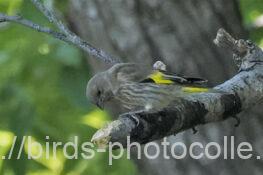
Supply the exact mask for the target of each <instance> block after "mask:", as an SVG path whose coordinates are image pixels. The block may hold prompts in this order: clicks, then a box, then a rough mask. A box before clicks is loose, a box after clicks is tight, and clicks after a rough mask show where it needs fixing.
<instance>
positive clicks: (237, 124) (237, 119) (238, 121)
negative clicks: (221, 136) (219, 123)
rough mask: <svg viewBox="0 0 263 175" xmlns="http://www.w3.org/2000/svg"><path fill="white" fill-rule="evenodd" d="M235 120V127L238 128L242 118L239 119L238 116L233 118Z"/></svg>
mask: <svg viewBox="0 0 263 175" xmlns="http://www.w3.org/2000/svg"><path fill="white" fill-rule="evenodd" d="M232 117H233V118H234V119H236V121H237V123H236V124H235V125H234V126H235V127H238V126H239V125H240V123H241V122H240V118H238V117H237V116H236V115H234V116H232Z"/></svg>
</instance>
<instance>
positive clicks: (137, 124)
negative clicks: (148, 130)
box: [131, 114, 140, 126]
mask: <svg viewBox="0 0 263 175" xmlns="http://www.w3.org/2000/svg"><path fill="white" fill-rule="evenodd" d="M131 117H132V118H133V119H134V121H135V122H136V126H139V124H140V120H139V119H138V118H137V117H136V116H135V115H134V114H131Z"/></svg>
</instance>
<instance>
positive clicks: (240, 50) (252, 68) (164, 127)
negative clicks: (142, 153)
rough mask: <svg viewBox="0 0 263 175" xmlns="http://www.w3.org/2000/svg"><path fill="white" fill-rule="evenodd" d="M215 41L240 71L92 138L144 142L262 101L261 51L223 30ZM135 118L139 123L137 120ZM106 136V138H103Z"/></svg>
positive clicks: (120, 121)
mask: <svg viewBox="0 0 263 175" xmlns="http://www.w3.org/2000/svg"><path fill="white" fill-rule="evenodd" d="M215 43H216V44H217V45H218V46H223V47H225V48H228V49H231V50H233V51H234V52H235V54H237V55H238V56H239V57H240V60H241V62H242V63H241V65H240V66H241V68H242V69H241V71H240V72H239V73H238V74H237V75H236V76H234V77H233V78H231V79H230V80H228V81H226V82H225V83H223V84H221V85H218V86H216V87H214V89H217V90H219V91H220V92H217V93H196V94H192V95H189V96H185V97H182V98H178V97H177V98H176V99H175V101H173V102H172V103H171V104H170V105H168V106H167V107H165V108H164V109H161V111H158V112H154V113H149V112H138V113H129V114H125V115H122V116H120V117H119V119H118V120H115V121H113V122H112V123H110V124H108V125H107V126H105V127H104V128H102V129H100V130H98V131H97V132H96V133H95V134H94V136H93V138H92V141H94V142H100V141H101V140H103V144H107V142H109V141H111V142H116V141H118V142H120V143H122V144H123V145H124V146H125V145H126V142H127V136H130V138H131V141H136V142H139V143H142V144H143V143H147V142H150V141H153V140H156V139H161V138H163V137H165V136H169V135H172V134H176V133H179V132H182V131H184V130H186V129H189V128H193V127H195V126H197V125H200V124H206V123H210V122H217V121H222V120H225V119H227V118H231V117H233V118H235V115H236V114H238V113H240V112H241V111H243V110H245V109H248V108H250V107H253V106H254V105H255V104H258V103H260V102H261V101H262V100H263V65H262V61H263V52H262V50H261V49H259V48H258V47H257V46H256V45H254V44H253V43H251V42H250V41H244V40H235V39H233V37H232V36H231V35H229V34H228V33H227V32H226V31H224V30H223V29H220V30H219V31H218V34H217V38H216V40H215ZM138 121H139V122H138ZM105 138H107V139H105Z"/></svg>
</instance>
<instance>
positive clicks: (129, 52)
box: [68, 0, 263, 175]
mask: <svg viewBox="0 0 263 175" xmlns="http://www.w3.org/2000/svg"><path fill="white" fill-rule="evenodd" d="M68 21H69V22H70V24H71V27H72V28H73V29H74V30H75V31H76V32H77V33H78V34H80V35H81V36H83V37H84V38H85V39H87V40H88V41H90V42H92V43H93V44H94V45H96V46H100V47H101V48H103V49H104V50H106V51H108V52H109V53H112V54H113V55H117V56H119V57H120V58H122V60H123V61H124V62H129V61H132V62H138V63H144V64H149V65H152V63H153V62H155V60H156V59H158V60H162V61H163V62H165V63H166V64H167V65H168V67H169V69H171V70H172V71H175V72H178V73H183V74H187V75H195V76H196V75H199V76H202V77H205V78H207V79H209V81H210V84H211V85H216V84H220V83H221V82H223V81H225V80H227V79H229V78H230V77H231V76H233V75H234V74H235V73H236V71H237V68H236V66H235V65H234V61H232V60H231V59H229V54H230V52H228V51H226V50H223V49H218V48H216V46H215V45H214V44H213V43H212V40H213V38H214V35H215V33H216V32H217V30H218V29H219V28H221V27H222V28H225V29H226V30H227V31H228V32H229V33H231V34H232V35H234V36H235V38H247V36H246V32H245V31H244V29H243V27H242V21H241V17H240V13H239V7H238V2H237V0H201V1H196V0H178V1H174V0H166V1H161V0H145V1H139V0H137V1H125V0H116V1H107V0H91V1H86V0H72V1H71V5H70V12H69V15H68ZM88 65H91V66H90V67H91V68H92V69H93V70H94V73H95V72H98V71H100V70H103V69H105V66H104V63H102V62H99V61H97V60H94V59H88ZM260 113H261V112H260V110H256V109H253V110H251V111H244V112H243V115H242V116H241V125H240V127H239V128H234V127H233V125H234V121H233V122H231V121H230V120H227V121H226V122H221V123H220V122H217V123H210V124H209V125H205V126H202V127H198V128H197V129H198V131H199V132H198V133H197V134H195V135H192V132H191V131H186V132H183V133H182V134H178V135H177V136H171V137H169V138H168V141H170V142H171V143H173V142H176V141H182V142H184V143H186V144H189V143H191V142H193V141H201V142H203V143H207V142H209V141H216V142H218V143H220V144H222V143H223V136H231V135H234V136H236V137H235V138H236V142H239V141H249V142H250V143H251V144H252V145H254V146H255V147H256V149H255V153H258V154H259V155H260V153H261V154H262V153H263V152H262V149H260V148H261V147H260V145H261V144H260V140H262V136H261V133H262V132H263V131H262V129H261V124H262V120H261V118H260V117H257V116H258V115H259V114H260ZM245 117H246V118H245ZM244 121H246V122H244ZM135 162H136V164H137V165H138V168H139V170H140V172H141V173H142V174H151V175H159V174H168V175H172V174H175V173H176V174H218V173H219V172H220V173H222V174H231V175H232V174H248V173H253V174H255V173H257V172H260V171H262V170H263V168H262V166H261V164H260V161H259V160H254V159H253V160H248V161H246V162H244V161H242V160H236V159H235V160H223V159H222V160H221V159H220V160H216V161H212V160H208V159H206V158H203V159H201V160H193V159H191V158H186V159H184V160H164V159H163V158H162V157H159V158H158V159H155V160H147V159H144V158H143V159H142V160H135Z"/></svg>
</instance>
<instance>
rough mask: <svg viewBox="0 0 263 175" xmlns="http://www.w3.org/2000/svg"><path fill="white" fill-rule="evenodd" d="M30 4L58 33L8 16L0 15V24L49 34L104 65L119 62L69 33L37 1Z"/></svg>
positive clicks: (16, 17)
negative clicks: (11, 23) (13, 23)
mask: <svg viewBox="0 0 263 175" xmlns="http://www.w3.org/2000/svg"><path fill="white" fill-rule="evenodd" d="M32 3H33V4H34V5H35V6H36V7H37V8H38V9H39V10H40V11H41V12H42V13H43V14H44V15H45V16H46V17H47V19H48V20H49V21H50V22H52V23H54V24H55V25H56V27H57V28H58V29H59V32H56V31H54V30H52V29H50V28H48V27H44V26H41V25H39V24H36V23H34V22H32V21H30V20H27V19H24V18H22V17H21V16H8V15H5V14H2V13H0V22H15V23H18V24H21V25H23V26H26V27H29V28H31V29H34V30H36V31H38V32H42V33H46V34H49V35H51V36H52V37H54V38H57V39H59V40H62V41H64V42H67V43H69V44H72V45H75V46H77V47H78V48H80V49H82V50H84V51H85V52H87V53H88V54H90V55H92V56H95V57H97V58H98V59H100V60H102V61H104V62H106V63H110V64H115V63H119V62H121V61H120V59H119V58H115V57H113V56H112V55H110V54H108V53H106V52H105V51H103V50H101V49H98V48H96V47H94V46H92V45H91V44H90V43H88V42H87V41H85V40H83V39H81V38H80V37H79V36H77V35H76V34H74V33H73V32H71V31H70V30H69V29H68V28H67V27H66V26H65V25H64V24H63V23H62V22H61V21H60V20H59V19H58V18H56V16H55V15H54V13H53V12H51V11H50V10H48V9H47V8H46V7H45V6H44V5H43V4H42V3H41V2H40V1H39V0H32Z"/></svg>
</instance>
